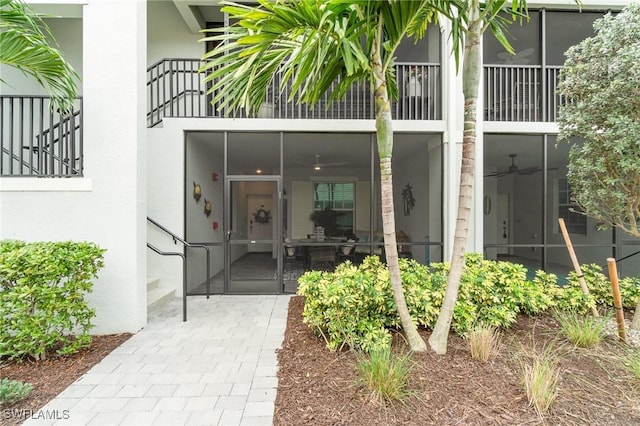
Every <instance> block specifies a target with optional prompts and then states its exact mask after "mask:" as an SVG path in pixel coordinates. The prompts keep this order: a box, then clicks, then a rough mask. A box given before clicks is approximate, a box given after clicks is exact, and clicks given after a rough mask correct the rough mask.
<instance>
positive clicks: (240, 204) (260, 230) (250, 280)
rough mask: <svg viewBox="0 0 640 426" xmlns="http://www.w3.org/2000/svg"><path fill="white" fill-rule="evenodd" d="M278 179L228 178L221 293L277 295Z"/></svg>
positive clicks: (279, 231)
mask: <svg viewBox="0 0 640 426" xmlns="http://www.w3.org/2000/svg"><path fill="white" fill-rule="evenodd" d="M280 185H281V183H280V178H279V177H263V176H242V177H229V178H228V179H227V182H226V194H229V196H228V197H226V200H225V205H226V208H225V212H226V215H225V227H226V229H225V232H226V236H227V238H226V244H225V259H226V260H225V261H226V268H225V270H226V274H225V287H226V288H225V293H231V294H239V293H240V294H275V293H279V292H280V287H281V279H280V272H279V271H281V268H282V265H281V262H282V261H281V258H282V256H280V254H279V251H280V244H279V240H280V239H279V238H278V235H281V233H282V228H281V222H282V219H281V217H282V216H281V212H280V197H279V194H280V193H281V190H280Z"/></svg>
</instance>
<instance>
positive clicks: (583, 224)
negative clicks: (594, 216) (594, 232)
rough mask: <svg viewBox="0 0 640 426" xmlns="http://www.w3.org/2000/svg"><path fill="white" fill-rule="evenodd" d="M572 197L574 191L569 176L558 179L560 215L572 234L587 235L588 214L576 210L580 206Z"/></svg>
mask: <svg viewBox="0 0 640 426" xmlns="http://www.w3.org/2000/svg"><path fill="white" fill-rule="evenodd" d="M572 198H573V192H572V191H571V187H570V186H569V181H568V180H567V178H561V179H558V217H561V218H563V219H564V223H565V225H566V226H567V231H569V233H570V234H582V235H587V216H585V215H584V214H581V213H577V212H576V211H575V210H578V209H579V207H578V205H577V204H576V203H575V202H573V200H572Z"/></svg>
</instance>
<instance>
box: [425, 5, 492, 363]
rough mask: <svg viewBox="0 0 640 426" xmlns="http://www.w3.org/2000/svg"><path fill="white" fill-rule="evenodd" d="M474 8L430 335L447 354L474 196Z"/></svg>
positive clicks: (477, 34) (477, 58)
mask: <svg viewBox="0 0 640 426" xmlns="http://www.w3.org/2000/svg"><path fill="white" fill-rule="evenodd" d="M471 7H473V8H474V10H472V11H470V14H469V16H470V18H471V19H470V25H469V32H468V33H467V34H466V40H465V57H464V64H463V68H462V78H463V92H464V136H463V141H462V167H461V169H460V189H459V194H458V216H457V220H456V229H455V234H454V240H453V250H452V254H451V269H450V271H449V280H448V282H447V290H446V292H445V295H444V300H443V302H442V308H441V310H440V314H439V315H438V320H437V321H436V325H435V327H434V329H433V333H431V336H430V337H429V345H430V346H431V349H432V350H433V351H434V352H435V353H437V354H438V355H444V354H446V353H447V340H448V337H449V330H450V329H451V321H452V320H453V311H454V308H455V305H456V301H457V300H458V289H459V288H460V279H461V277H462V270H463V269H464V255H465V251H466V247H465V246H466V243H467V236H468V234H469V220H470V218H471V202H472V198H473V168H474V162H475V144H476V104H477V101H478V84H479V82H480V71H481V68H480V67H481V60H480V54H481V52H480V39H481V37H482V33H481V28H482V23H481V22H479V21H478V16H479V10H478V9H477V3H475V2H472V6H471Z"/></svg>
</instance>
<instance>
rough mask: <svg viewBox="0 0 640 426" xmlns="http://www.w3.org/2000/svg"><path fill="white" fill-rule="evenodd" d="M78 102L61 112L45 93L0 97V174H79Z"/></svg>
mask: <svg viewBox="0 0 640 426" xmlns="http://www.w3.org/2000/svg"><path fill="white" fill-rule="evenodd" d="M82 103H83V99H82V97H78V98H76V100H75V102H74V106H73V107H72V109H71V110H70V111H69V112H68V113H65V112H61V111H58V110H54V108H53V106H52V103H51V98H50V97H49V96H7V95H2V96H0V145H1V150H0V157H2V161H1V162H0V175H1V176H10V177H23V176H37V177H45V176H46V177H79V176H82V174H83V141H82V139H83V129H82V121H83V114H82Z"/></svg>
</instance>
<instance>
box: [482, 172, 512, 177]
mask: <svg viewBox="0 0 640 426" xmlns="http://www.w3.org/2000/svg"><path fill="white" fill-rule="evenodd" d="M508 174H509V172H507V171H505V172H493V173H488V174H486V175H484V177H494V178H499V177H502V176H506V175H508Z"/></svg>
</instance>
